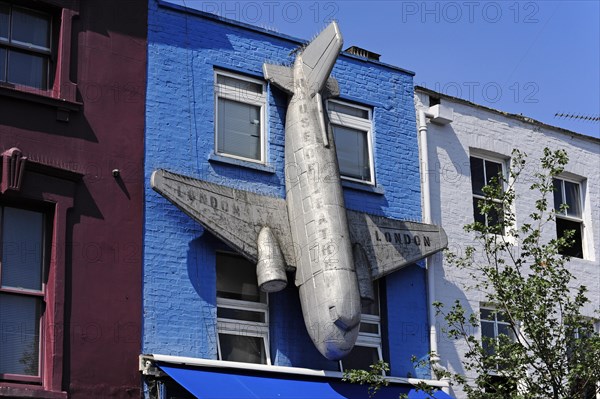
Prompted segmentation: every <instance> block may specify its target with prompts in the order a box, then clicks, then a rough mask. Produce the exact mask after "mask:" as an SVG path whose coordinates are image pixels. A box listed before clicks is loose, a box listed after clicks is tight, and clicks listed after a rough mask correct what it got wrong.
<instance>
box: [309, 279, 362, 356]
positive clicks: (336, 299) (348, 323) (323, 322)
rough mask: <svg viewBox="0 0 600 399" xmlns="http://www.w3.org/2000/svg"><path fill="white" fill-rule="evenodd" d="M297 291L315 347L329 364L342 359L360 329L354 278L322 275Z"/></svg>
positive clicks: (358, 301)
mask: <svg viewBox="0 0 600 399" xmlns="http://www.w3.org/2000/svg"><path fill="white" fill-rule="evenodd" d="M299 288H300V301H301V303H302V311H303V313H304V322H305V323H306V329H307V331H308V334H309V335H310V338H311V340H312V341H313V343H314V344H315V347H316V348H317V349H318V350H319V352H320V353H321V354H322V355H323V356H325V357H326V358H327V359H329V360H339V359H341V358H343V357H344V356H346V355H347V354H348V353H350V351H351V350H352V348H353V347H354V344H355V343H356V339H357V337H358V329H359V325H360V296H359V293H358V283H357V280H356V275H355V274H353V273H351V272H348V271H343V270H335V271H325V272H323V273H320V274H319V275H317V276H314V277H313V280H312V284H305V285H302V286H300V287H299Z"/></svg>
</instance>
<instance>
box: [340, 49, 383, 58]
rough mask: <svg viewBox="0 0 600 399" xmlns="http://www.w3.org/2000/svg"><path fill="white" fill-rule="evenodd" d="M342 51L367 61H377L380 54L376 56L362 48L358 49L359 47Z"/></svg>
mask: <svg viewBox="0 0 600 399" xmlns="http://www.w3.org/2000/svg"><path fill="white" fill-rule="evenodd" d="M344 51H345V52H346V53H349V54H353V55H358V56H359V57H364V58H367V59H369V60H373V61H379V57H381V54H377V53H374V52H372V51H369V50H365V49H364V48H360V47H356V46H352V47H348V48H347V49H346V50H344Z"/></svg>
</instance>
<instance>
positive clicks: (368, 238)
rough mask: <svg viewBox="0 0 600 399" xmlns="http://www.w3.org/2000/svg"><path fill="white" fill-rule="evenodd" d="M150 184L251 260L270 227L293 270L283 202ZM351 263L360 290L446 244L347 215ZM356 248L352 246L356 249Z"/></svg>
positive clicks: (186, 184) (429, 229)
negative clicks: (261, 234)
mask: <svg viewBox="0 0 600 399" xmlns="http://www.w3.org/2000/svg"><path fill="white" fill-rule="evenodd" d="M150 184H151V186H152V188H153V189H154V190H155V191H157V192H158V193H159V194H161V195H162V196H164V197H165V198H166V199H168V200H169V201H170V202H172V203H173V204H174V205H175V206H177V207H178V208H179V209H181V210H182V211H183V212H185V213H186V214H187V215H189V216H190V217H191V218H192V219H194V220H196V221H197V222H199V223H200V224H201V225H202V226H203V227H204V228H206V229H207V230H208V231H209V232H211V233H212V234H213V235H215V236H216V237H218V238H219V239H221V240H223V241H224V242H225V243H226V244H227V245H229V246H230V247H231V248H232V249H234V250H236V251H237V252H239V253H240V254H242V255H244V256H245V257H246V258H248V259H249V260H250V261H252V262H256V261H257V258H258V250H257V240H258V234H259V232H260V230H261V229H262V228H263V227H264V226H268V227H270V228H271V231H272V232H273V234H274V236H275V238H276V239H277V241H278V243H279V247H280V248H281V251H282V253H283V256H284V258H285V262H286V268H287V270H288V271H295V270H296V265H297V259H299V256H300V255H301V248H296V247H295V246H294V243H293V242H292V240H291V234H290V224H289V221H288V215H287V210H286V203H285V200H284V199H282V198H275V197H269V196H265V195H260V194H255V193H251V192H248V191H244V190H238V189H234V188H230V187H225V186H221V185H219V184H214V183H209V182H206V181H203V180H198V179H194V178H191V177H187V176H183V175H179V174H176V173H172V172H168V171H166V170H164V169H158V170H156V171H154V173H152V177H151V183H150ZM347 215H348V227H349V229H350V239H351V242H352V243H353V246H354V247H355V251H354V253H355V255H354V257H355V262H356V263H357V269H359V270H357V272H358V274H359V277H360V278H361V279H362V280H364V285H365V289H366V288H368V287H367V285H370V283H369V271H368V270H370V279H371V280H375V279H378V278H380V277H383V276H385V275H386V274H389V273H391V272H393V271H395V270H398V269H400V268H402V267H404V266H406V265H408V264H410V263H414V262H416V261H418V260H420V259H423V258H425V257H427V256H429V255H432V254H434V253H436V252H438V251H440V250H442V249H444V248H445V247H446V246H447V245H448V239H447V237H446V233H445V232H444V230H443V229H442V228H441V227H439V226H435V225H430V224H423V223H416V222H408V221H402V220H397V219H390V218H386V217H383V216H374V215H369V214H366V213H362V212H357V211H351V210H348V211H347ZM357 247H358V248H357Z"/></svg>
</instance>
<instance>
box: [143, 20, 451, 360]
mask: <svg viewBox="0 0 600 399" xmlns="http://www.w3.org/2000/svg"><path fill="white" fill-rule="evenodd" d="M341 47H342V37H341V34H340V32H339V29H338V27H337V24H336V23H335V22H333V23H331V24H330V25H329V26H328V27H327V28H326V29H325V30H324V31H323V32H321V34H319V36H317V38H316V39H315V40H313V41H312V42H311V43H310V44H309V45H308V46H307V47H305V48H304V49H303V50H301V51H300V52H299V54H298V55H297V57H296V60H295V63H294V65H293V67H292V68H287V67H282V66H276V65H268V64H265V65H264V66H263V71H264V75H265V78H266V79H267V80H269V81H270V82H272V83H273V84H274V85H276V86H278V87H279V88H281V89H283V90H284V91H285V92H286V93H288V94H289V95H290V100H289V104H288V109H287V116H286V125H285V165H286V168H285V178H286V199H285V200H282V199H278V198H272V197H265V196H260V195H257V194H252V193H249V192H245V191H242V190H236V189H232V188H227V187H223V186H219V185H217V184H212V183H208V182H205V181H201V180H197V179H192V178H189V177H185V176H181V175H177V174H173V173H170V172H167V171H165V170H157V171H155V172H154V173H153V175H152V182H151V184H152V187H153V188H154V189H155V190H156V191H158V192H159V193H160V194H162V195H163V196H164V197H166V198H167V199H169V200H170V201H171V202H173V203H174V204H175V205H176V206H178V207H179V208H180V209H181V210H183V211H184V212H186V213H187V214H188V215H190V216H191V217H192V218H194V219H195V220H197V221H198V222H199V223H201V224H202V225H203V226H204V227H205V228H206V229H207V230H209V231H210V232H211V233H213V234H214V235H215V236H217V237H219V238H220V239H221V240H223V241H225V243H227V244H228V245H229V246H231V247H232V248H233V249H235V250H236V251H238V252H239V253H240V254H242V255H244V256H246V257H247V258H248V259H250V260H251V261H253V262H258V263H259V264H258V270H257V275H258V280H259V283H260V284H261V285H263V289H265V290H266V291H272V290H278V289H282V288H283V287H284V286H285V283H284V278H283V277H285V276H282V271H283V268H284V264H283V263H285V267H287V270H288V271H293V270H295V271H296V275H295V284H296V286H297V287H298V289H299V294H300V302H301V306H302V312H303V316H304V322H305V325H306V328H307V331H308V333H309V335H310V337H311V339H312V341H313V343H314V344H315V346H316V347H317V349H318V350H319V351H320V352H321V354H323V356H325V357H326V358H328V359H332V360H337V359H340V358H343V357H344V356H345V355H347V354H348V353H349V352H350V351H351V350H352V348H353V347H354V344H355V342H356V338H357V336H358V329H359V323H360V311H361V299H362V300H363V301H366V302H368V301H372V300H373V292H372V280H373V279H375V278H379V277H381V276H383V275H385V274H388V273H391V272H392V271H394V270H397V269H399V268H401V267H403V266H405V265H407V264H409V263H412V262H414V261H416V260H419V259H422V258H424V257H425V256H427V255H429V254H432V253H435V252H437V251H439V250H441V249H442V248H444V247H445V246H446V245H447V239H446V235H445V233H444V232H443V230H442V229H441V228H440V227H437V226H432V225H424V224H420V223H413V222H403V221H399V220H392V219H387V218H384V217H378V216H372V215H366V214H363V213H359V212H353V211H346V207H345V204H344V197H343V191H342V185H341V179H340V174H339V168H338V163H337V156H336V151H335V142H334V139H333V133H332V130H331V129H329V128H328V126H327V124H326V120H325V115H324V113H323V103H322V101H323V99H322V97H328V96H332V95H336V94H337V93H338V87H337V82H336V81H335V80H334V79H332V78H329V74H330V72H331V70H332V68H333V65H334V63H335V60H336V58H337V55H338V54H339V52H340V50H341ZM321 91H322V93H321ZM324 170H328V171H334V172H335V173H327V178H326V179H324V178H322V177H320V176H323V175H325V174H324V173H322V172H323V171H324ZM319 171H320V172H321V173H318V172H319ZM279 250H280V251H281V252H280V251H279ZM282 257H283V259H282ZM355 258H356V259H355ZM283 261H285V262H283ZM357 268H358V274H357ZM283 274H285V273H283Z"/></svg>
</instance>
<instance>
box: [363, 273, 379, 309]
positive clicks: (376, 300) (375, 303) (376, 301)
mask: <svg viewBox="0 0 600 399" xmlns="http://www.w3.org/2000/svg"><path fill="white" fill-rule="evenodd" d="M373 295H374V300H373V302H371V303H370V304H363V306H362V309H361V313H362V314H372V315H375V316H379V283H378V282H377V281H374V282H373Z"/></svg>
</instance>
